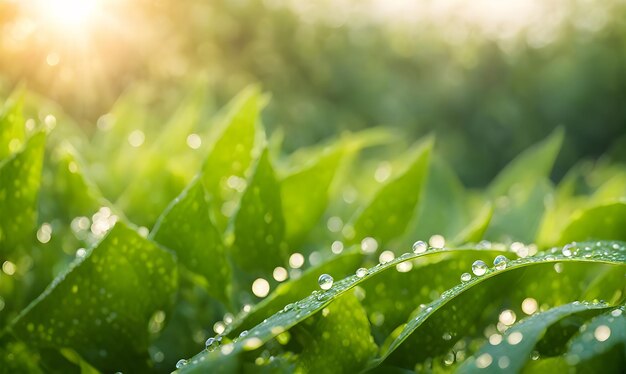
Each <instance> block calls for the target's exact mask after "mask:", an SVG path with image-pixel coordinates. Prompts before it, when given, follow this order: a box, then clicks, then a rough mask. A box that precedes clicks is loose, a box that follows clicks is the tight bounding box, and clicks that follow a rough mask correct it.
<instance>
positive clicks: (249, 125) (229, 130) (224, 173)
mask: <svg viewBox="0 0 626 374" xmlns="http://www.w3.org/2000/svg"><path fill="white" fill-rule="evenodd" d="M260 101H261V98H260V94H259V92H258V89H256V88H255V87H250V88H248V89H246V90H244V91H243V92H241V93H240V94H239V95H238V96H237V97H236V98H235V99H233V101H232V102H231V103H230V104H229V112H228V115H227V116H226V118H225V120H224V121H223V122H222V123H221V124H220V126H218V127H217V128H216V131H215V132H214V134H213V138H214V140H213V143H212V145H211V146H210V150H209V155H208V157H207V159H206V160H205V162H204V165H203V166H202V171H203V173H202V180H203V182H204V185H205V187H206V189H207V191H208V192H209V194H210V195H211V199H212V201H213V204H212V207H213V212H214V214H215V218H216V222H217V224H218V227H220V228H224V227H226V223H227V221H228V218H229V217H230V215H231V214H232V213H233V211H234V207H236V203H237V200H238V198H239V193H240V192H241V189H242V188H241V187H242V186H243V183H241V181H243V180H244V179H245V177H246V171H247V170H248V168H249V167H250V165H251V164H252V161H253V154H252V153H253V150H254V148H255V144H257V143H258V137H259V133H260V129H259V128H258V125H257V121H258V117H259V112H260V110H261V104H260ZM224 204H226V205H224Z"/></svg>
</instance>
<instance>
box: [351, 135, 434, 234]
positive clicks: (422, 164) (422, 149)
mask: <svg viewBox="0 0 626 374" xmlns="http://www.w3.org/2000/svg"><path fill="white" fill-rule="evenodd" d="M432 147H433V140H432V138H428V139H427V140H425V141H423V142H420V143H419V144H418V145H416V146H415V147H414V148H413V150H412V152H411V156H412V157H411V162H410V164H409V166H408V167H407V169H406V170H405V171H404V172H403V173H401V174H400V175H398V176H397V177H396V178H394V179H392V180H391V181H389V182H388V183H387V184H385V185H384V186H383V187H382V188H381V189H380V190H379V191H378V192H377V193H376V195H375V196H374V197H373V199H372V200H371V201H370V202H369V204H368V205H367V206H366V207H365V208H364V209H362V210H360V211H358V212H357V213H356V214H355V216H354V217H353V218H352V220H351V223H350V224H349V226H351V227H352V229H353V230H352V231H353V234H354V235H350V236H351V237H348V238H347V239H348V240H352V242H357V241H360V240H361V239H363V238H365V237H373V238H374V239H376V240H377V241H378V242H379V243H381V244H385V243H387V242H389V241H390V240H392V239H394V238H396V237H398V236H400V235H402V234H403V233H404V231H405V230H406V228H407V227H408V225H409V222H410V221H411V220H412V219H413V217H414V216H415V213H416V209H417V206H418V204H419V201H420V196H421V191H422V189H423V186H424V185H425V182H426V174H427V172H428V163H429V160H430V152H431V150H432Z"/></svg>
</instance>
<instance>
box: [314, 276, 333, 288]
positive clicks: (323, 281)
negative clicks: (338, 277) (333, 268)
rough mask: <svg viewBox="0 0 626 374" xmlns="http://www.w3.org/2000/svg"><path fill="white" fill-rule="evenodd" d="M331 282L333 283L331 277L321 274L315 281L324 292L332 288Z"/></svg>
mask: <svg viewBox="0 0 626 374" xmlns="http://www.w3.org/2000/svg"><path fill="white" fill-rule="evenodd" d="M333 281H334V280H333V277H331V276H330V275H328V274H322V275H320V277H319V278H318V279H317V283H318V284H319V285H320V288H321V289H323V290H324V291H326V290H330V288H331V287H332V286H333Z"/></svg>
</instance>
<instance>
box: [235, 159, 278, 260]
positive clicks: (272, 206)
mask: <svg viewBox="0 0 626 374" xmlns="http://www.w3.org/2000/svg"><path fill="white" fill-rule="evenodd" d="M282 209H283V207H282V203H281V200H280V184H279V182H278V181H277V180H276V176H275V174H274V169H273V167H272V164H271V163H270V159H269V154H268V151H267V149H265V150H264V151H263V153H262V154H261V157H260V158H259V160H258V162H257V165H256V167H255V170H254V173H253V174H252V176H251V177H250V181H249V183H248V187H247V188H246V190H245V192H244V194H243V196H242V197H241V203H240V205H239V210H238V211H237V213H236V214H235V217H234V218H233V225H234V235H235V241H234V243H233V246H232V248H231V254H232V258H233V260H234V261H235V262H236V263H237V265H239V266H240V267H241V268H242V269H244V270H246V271H265V272H271V271H272V270H273V269H274V268H275V267H276V266H280V265H283V264H284V263H285V261H286V257H287V251H286V247H285V243H284V241H283V238H284V234H285V220H284V218H283V210H282Z"/></svg>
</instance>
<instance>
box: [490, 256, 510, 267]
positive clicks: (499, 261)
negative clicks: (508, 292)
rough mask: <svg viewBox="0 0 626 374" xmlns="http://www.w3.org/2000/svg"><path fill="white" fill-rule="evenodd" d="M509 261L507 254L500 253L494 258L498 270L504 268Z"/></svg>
mask: <svg viewBox="0 0 626 374" xmlns="http://www.w3.org/2000/svg"><path fill="white" fill-rule="evenodd" d="M508 262H509V259H508V258H506V256H503V255H499V256H497V257H496V258H495V259H494V260H493V265H494V266H495V267H496V270H504V269H505V268H506V265H507V263H508Z"/></svg>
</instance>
